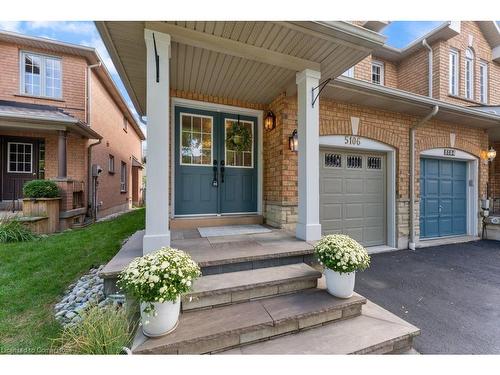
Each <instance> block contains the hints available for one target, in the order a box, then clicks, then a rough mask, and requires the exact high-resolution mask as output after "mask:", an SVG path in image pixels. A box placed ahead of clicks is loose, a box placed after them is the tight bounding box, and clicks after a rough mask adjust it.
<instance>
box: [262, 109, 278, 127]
mask: <svg viewBox="0 0 500 375" xmlns="http://www.w3.org/2000/svg"><path fill="white" fill-rule="evenodd" d="M275 127H276V116H275V115H274V113H273V111H267V115H266V118H265V119H264V129H266V131H268V132H269V131H271V130H273V129H274V128H275Z"/></svg>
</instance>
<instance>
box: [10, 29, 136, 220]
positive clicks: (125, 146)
mask: <svg viewBox="0 0 500 375" xmlns="http://www.w3.org/2000/svg"><path fill="white" fill-rule="evenodd" d="M23 52H26V53H33V54H38V55H40V56H48V57H51V58H58V59H60V62H61V69H60V71H61V93H62V94H61V98H60V99H53V98H50V97H41V96H30V95H25V94H24V93H23V92H22V90H21V82H20V80H21V76H22V72H21V71H20V70H21V67H22V64H21V58H22V53H23ZM0 55H1V56H2V62H3V65H2V71H0V101H2V103H4V104H6V105H11V106H14V107H19V108H23V106H26V108H23V110H25V111H29V110H30V107H29V106H34V105H36V106H37V107H35V109H36V110H37V111H38V110H47V111H48V110H50V111H53V112H54V113H59V112H61V113H64V114H66V115H69V116H71V118H73V119H74V121H75V122H79V124H71V126H66V127H64V126H63V125H61V124H60V123H56V122H54V125H51V124H50V121H52V120H50V119H48V120H45V119H44V120H43V121H42V120H40V121H41V122H40V125H39V124H37V122H36V121H35V120H30V121H29V126H28V125H27V124H26V125H22V118H16V122H15V123H11V122H9V121H7V120H2V121H4V122H0V139H1V138H2V137H3V138H5V139H7V137H9V138H8V139H15V140H16V141H19V142H22V140H23V139H28V138H27V137H29V138H30V139H38V140H39V141H40V142H41V144H43V145H44V147H45V165H44V173H42V174H40V173H41V171H42V169H43V167H42V166H37V173H38V174H39V175H38V178H40V176H42V177H44V178H46V179H54V180H56V182H57V184H58V185H59V187H60V190H61V194H62V197H63V199H62V201H61V202H62V203H61V212H65V213H62V214H61V218H63V217H64V219H62V220H61V229H64V228H65V227H68V226H71V225H72V221H71V220H72V214H71V211H72V210H75V209H78V212H80V213H81V212H82V210H83V211H87V209H88V208H89V204H91V202H92V199H91V196H89V168H90V167H91V166H90V165H88V153H89V146H90V145H91V144H93V143H97V139H96V138H97V137H100V138H102V139H101V143H100V144H98V145H96V146H93V147H92V151H91V155H92V160H91V164H98V165H100V166H101V167H102V169H103V172H102V173H101V175H100V176H99V178H98V187H97V204H98V209H97V217H102V216H104V215H107V214H111V213H114V212H119V211H123V210H126V209H129V208H131V206H132V204H133V203H135V204H139V203H141V202H142V181H141V180H142V172H141V167H140V164H141V163H142V140H143V139H144V135H143V134H142V132H141V131H140V128H139V125H138V124H137V123H136V122H135V120H134V119H133V116H132V114H131V113H130V112H129V111H128V109H126V103H125V101H124V99H123V98H122V97H121V96H120V95H119V92H118V90H117V88H116V87H115V86H114V83H113V82H112V79H111V76H110V75H109V73H107V71H105V68H104V67H103V66H96V67H94V68H92V69H88V67H89V66H90V65H93V64H96V63H97V62H98V61H99V57H98V55H97V54H96V53H95V51H94V50H93V49H90V48H87V47H79V46H75V45H65V44H62V45H61V44H59V43H54V42H51V41H50V40H44V39H37V38H30V37H25V36H22V35H19V34H13V33H2V35H0ZM88 72H90V75H89V76H90V77H87V75H88ZM88 78H89V79H88ZM87 95H89V98H88V99H87ZM28 113H29V112H28ZM85 127H88V128H89V129H90V130H89V131H91V132H93V133H92V134H97V135H98V136H97V135H96V136H88V135H85V134H84V133H85V132H86V130H85ZM57 129H62V130H57ZM61 131H65V132H66V133H65V134H66V164H67V167H66V169H67V175H66V176H64V178H60V176H59V168H60V159H59V153H58V147H59V142H60V139H59V137H60V133H61ZM58 132H59V133H58ZM82 132H83V133H82ZM12 137H15V138H12ZM93 138H94V139H93ZM2 152H3V153H5V152H6V151H5V150H4V151H2ZM2 155H3V156H2V157H1V158H0V160H2V158H4V157H6V156H5V155H6V154H5V155H4V154H2ZM109 155H113V156H114V158H115V159H114V160H115V162H114V163H115V173H110V172H109V170H108V169H109V167H108V165H109ZM121 162H124V163H126V170H125V171H126V178H125V181H126V187H125V189H123V188H122V187H121V186H122V185H121V183H120V166H121ZM133 164H134V165H135V167H133ZM6 173H7V172H5V174H6ZM134 179H135V180H137V181H135V180H134ZM90 185H92V182H91V181H90ZM122 190H123V191H122ZM1 191H2V190H0V193H1ZM90 191H92V189H90ZM76 193H78V194H76ZM10 195H13V194H9V195H8V194H6V193H4V194H3V196H1V197H0V201H4V206H5V207H4V208H10V206H9V201H12V198H13V197H12V196H10ZM18 195H19V194H18ZM90 195H91V194H90ZM17 198H20V197H17ZM5 202H7V203H5ZM8 206H9V207H8ZM80 216H81V215H80Z"/></svg>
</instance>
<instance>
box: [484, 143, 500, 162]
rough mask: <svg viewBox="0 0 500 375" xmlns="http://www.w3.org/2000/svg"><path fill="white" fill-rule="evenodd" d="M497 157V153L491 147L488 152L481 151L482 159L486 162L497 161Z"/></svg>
mask: <svg viewBox="0 0 500 375" xmlns="http://www.w3.org/2000/svg"><path fill="white" fill-rule="evenodd" d="M496 156H497V152H496V151H495V149H494V148H493V147H492V146H490V149H489V150H487V151H481V159H483V160H484V161H490V162H491V161H493V160H495V158H496Z"/></svg>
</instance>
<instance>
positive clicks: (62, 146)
mask: <svg viewBox="0 0 500 375" xmlns="http://www.w3.org/2000/svg"><path fill="white" fill-rule="evenodd" d="M58 135H59V136H58V140H57V178H60V179H64V178H66V177H68V162H67V143H68V132H67V131H63V130H60V131H59V133H58Z"/></svg>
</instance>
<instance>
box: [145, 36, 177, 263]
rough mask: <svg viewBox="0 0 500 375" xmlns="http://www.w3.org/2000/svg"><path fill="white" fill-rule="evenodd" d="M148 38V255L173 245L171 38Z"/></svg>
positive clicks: (146, 244)
mask: <svg viewBox="0 0 500 375" xmlns="http://www.w3.org/2000/svg"><path fill="white" fill-rule="evenodd" d="M153 38H154V39H153ZM144 39H145V40H146V53H147V56H146V60H147V68H146V69H147V75H146V80H147V82H146V90H147V93H146V94H147V95H146V96H147V104H146V111H147V130H148V155H147V166H148V174H147V175H148V181H147V187H146V233H145V235H144V239H143V244H142V249H143V253H144V254H147V253H150V252H152V251H154V250H157V249H159V248H160V247H162V246H170V229H169V204H168V199H169V189H168V184H169V154H170V147H169V128H170V126H169V124H170V92H169V89H170V84H169V69H170V66H169V64H170V35H168V34H163V33H160V32H156V31H154V32H153V31H151V30H148V29H144ZM155 43H156V48H155Z"/></svg>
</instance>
